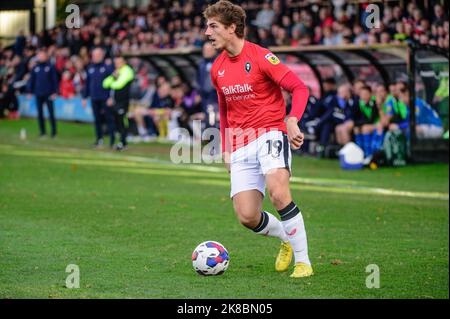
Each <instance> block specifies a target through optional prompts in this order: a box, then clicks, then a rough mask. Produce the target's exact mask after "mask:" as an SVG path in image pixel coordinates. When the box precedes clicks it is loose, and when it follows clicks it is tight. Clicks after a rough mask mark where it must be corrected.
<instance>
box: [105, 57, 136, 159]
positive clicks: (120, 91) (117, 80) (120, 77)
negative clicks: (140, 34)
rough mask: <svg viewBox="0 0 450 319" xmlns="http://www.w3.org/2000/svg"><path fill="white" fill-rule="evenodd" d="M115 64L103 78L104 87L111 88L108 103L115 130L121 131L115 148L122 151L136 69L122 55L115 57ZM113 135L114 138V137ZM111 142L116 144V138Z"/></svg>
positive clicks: (124, 143) (125, 137) (125, 139)
mask: <svg viewBox="0 0 450 319" xmlns="http://www.w3.org/2000/svg"><path fill="white" fill-rule="evenodd" d="M114 66H115V70H114V72H113V74H111V75H110V76H108V77H107V78H106V79H104V80H103V88H105V89H110V90H111V93H110V97H109V98H108V100H107V101H106V104H107V105H108V107H111V108H112V114H113V117H114V124H115V130H117V131H118V132H119V133H120V142H119V143H118V144H117V145H116V146H115V149H116V150H118V151H122V150H124V149H125V148H126V146H127V131H126V129H125V123H124V120H125V115H126V114H127V112H128V106H129V104H130V85H131V82H132V81H133V79H134V71H133V69H132V68H131V67H130V66H129V65H128V64H127V63H126V61H125V59H124V58H123V57H122V56H118V57H116V58H115V59H114ZM113 135H114V134H113ZM113 135H112V138H113V139H114V136H113ZM111 144H114V140H113V141H111Z"/></svg>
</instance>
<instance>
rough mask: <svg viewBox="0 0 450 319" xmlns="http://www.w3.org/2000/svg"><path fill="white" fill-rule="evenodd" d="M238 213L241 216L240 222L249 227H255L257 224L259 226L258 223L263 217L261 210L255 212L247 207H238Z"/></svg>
mask: <svg viewBox="0 0 450 319" xmlns="http://www.w3.org/2000/svg"><path fill="white" fill-rule="evenodd" d="M236 214H237V216H238V218H239V222H240V223H241V224H242V225H243V226H245V227H247V228H249V229H254V228H255V227H256V226H258V223H259V221H260V219H261V216H260V213H259V212H257V213H255V212H251V211H248V210H245V209H237V210H236Z"/></svg>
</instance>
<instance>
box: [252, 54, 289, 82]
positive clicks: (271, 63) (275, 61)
mask: <svg viewBox="0 0 450 319" xmlns="http://www.w3.org/2000/svg"><path fill="white" fill-rule="evenodd" d="M258 59H259V66H260V68H261V70H262V72H263V73H264V74H266V75H267V76H268V77H269V78H271V79H272V80H273V81H274V82H275V83H277V84H280V82H281V80H282V79H283V78H284V76H285V75H286V74H287V73H288V72H289V71H290V69H289V68H288V67H287V66H286V65H285V64H283V63H281V61H280V59H279V58H278V57H277V56H276V55H275V54H273V53H272V52H270V51H269V50H267V49H263V50H260V51H259V52H258Z"/></svg>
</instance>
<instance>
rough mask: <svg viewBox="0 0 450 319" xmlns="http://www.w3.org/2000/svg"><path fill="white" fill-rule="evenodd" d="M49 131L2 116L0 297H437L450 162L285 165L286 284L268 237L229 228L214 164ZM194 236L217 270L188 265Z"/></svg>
mask: <svg viewBox="0 0 450 319" xmlns="http://www.w3.org/2000/svg"><path fill="white" fill-rule="evenodd" d="M58 124H59V131H60V135H58V137H57V138H56V139H55V140H51V139H47V140H39V139H38V138H37V137H36V136H37V123H36V122H35V121H34V120H20V121H1V122H0V298H448V297H449V294H448V283H449V278H448V275H449V267H448V260H449V259H448V257H449V256H448V251H449V242H448V241H449V223H448V222H449V206H448V205H449V202H448V191H449V190H448V187H449V186H448V179H449V178H448V164H431V165H414V166H408V167H404V168H383V169H378V170H375V171H371V170H362V171H356V172H348V171H343V170H341V169H340V168H339V164H338V162H337V161H336V160H316V159H312V158H306V157H295V158H294V159H293V174H294V177H295V178H294V179H293V180H292V190H293V196H294V200H295V201H296V202H297V203H298V204H299V206H300V208H301V210H302V213H303V216H304V220H305V224H306V229H307V232H308V241H309V251H310V258H311V261H312V262H313V266H314V270H315V275H314V276H313V277H310V278H307V279H297V280H295V279H292V278H289V274H290V273H291V271H292V268H291V269H290V271H289V272H287V273H281V274H280V273H276V272H275V270H274V261H275V256H276V254H277V251H278V248H279V243H278V241H277V240H276V239H273V238H265V237H260V236H256V235H254V234H253V233H252V232H251V231H249V230H247V229H245V228H244V227H243V226H241V225H240V224H239V223H238V221H237V219H236V217H235V215H234V213H233V209H232V203H231V201H230V200H229V198H228V194H229V178H228V174H227V173H226V172H225V170H224V169H223V168H222V165H219V164H215V165H205V164H195V165H194V164H190V165H174V164H172V163H171V162H170V160H169V150H170V145H168V144H163V143H156V142H154V143H150V144H138V145H131V147H130V149H129V150H128V151H126V152H123V153H116V152H112V151H109V150H93V149H92V148H90V146H89V145H90V143H92V142H93V127H92V126H91V125H86V124H74V123H62V122H59V123H58ZM21 128H25V129H26V130H27V133H28V139H27V140H26V141H22V140H20V138H19V132H20V129H21ZM264 205H265V208H266V209H268V210H269V211H271V212H274V209H273V208H272V207H271V205H270V202H269V201H268V200H267V199H266V200H265V202H264ZM205 240H215V241H219V242H221V243H222V244H223V245H224V246H225V247H226V248H227V249H228V251H229V254H230V258H231V260H230V266H229V268H228V270H227V272H226V273H225V274H224V275H222V276H218V277H202V276H199V275H197V274H196V273H195V271H194V270H193V269H192V264H191V254H192V250H193V249H194V248H195V246H196V245H197V244H199V243H200V242H202V241H205ZM69 264H76V265H78V266H79V269H80V288H79V289H68V288H66V286H65V282H66V277H67V276H68V275H69V274H68V273H66V272H65V270H66V266H67V265H69ZM370 264H376V265H377V266H378V267H379V270H380V288H379V289H376V288H372V289H369V288H367V287H366V278H367V276H369V275H370V273H367V272H366V267H367V266H368V265H370Z"/></svg>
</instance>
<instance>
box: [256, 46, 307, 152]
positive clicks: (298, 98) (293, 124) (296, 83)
mask: <svg viewBox="0 0 450 319" xmlns="http://www.w3.org/2000/svg"><path fill="white" fill-rule="evenodd" d="M262 54H263V59H260V62H259V64H260V67H261V70H262V71H263V72H264V73H265V74H266V75H267V76H268V77H269V78H270V79H271V80H272V81H274V82H275V83H277V84H278V85H279V86H280V87H281V88H283V89H284V90H286V91H288V92H289V93H291V95H292V108H291V112H290V113H289V115H288V118H287V121H286V127H287V133H288V140H289V143H290V144H291V146H292V148H293V149H299V148H300V146H302V144H303V139H304V135H303V133H302V132H301V131H300V128H299V127H298V122H299V121H300V119H301V117H302V116H303V113H304V112H305V109H306V105H307V103H308V98H309V90H308V87H307V86H306V85H305V84H304V83H303V81H302V80H300V78H299V77H298V76H297V75H295V74H294V72H292V71H291V70H290V69H289V68H288V67H287V66H286V65H285V64H283V63H281V61H280V60H279V59H278V57H277V56H275V55H274V54H273V53H272V52H270V51H269V50H263V52H262Z"/></svg>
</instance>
